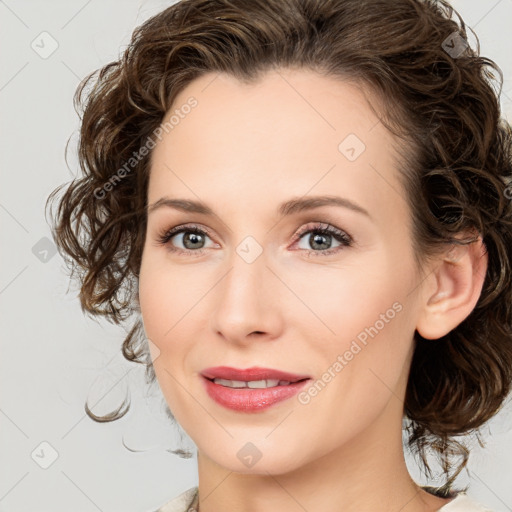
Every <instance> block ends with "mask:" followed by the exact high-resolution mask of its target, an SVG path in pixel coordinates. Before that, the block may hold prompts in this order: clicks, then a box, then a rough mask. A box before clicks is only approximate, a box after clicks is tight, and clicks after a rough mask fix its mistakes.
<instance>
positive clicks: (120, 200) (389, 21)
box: [47, 0, 512, 493]
mask: <svg viewBox="0 0 512 512" xmlns="http://www.w3.org/2000/svg"><path fill="white" fill-rule="evenodd" d="M454 14H456V17H457V18H458V21H457V20H456V19H455V17H454ZM475 38H476V49H474V48H472V46H471V45H469V44H468V43H467V34H466V26H465V24H464V21H463V20H462V18H461V16H460V15H459V14H458V13H457V11H455V10H454V9H453V8H452V7H451V6H450V5H449V4H448V3H447V2H445V1H444V0H439V1H434V0H423V1H422V0H393V1H388V0H367V1H365V2H361V1H360V0H322V1H320V0H182V1H181V2H178V3H176V4H174V5H172V6H170V7H169V8H167V9H165V10H164V11H162V12H161V13H159V14H157V15H155V16H153V17H152V18H150V19H148V20H147V21H145V22H144V23H143V24H142V25H140V26H139V27H137V28H136V29H135V31H134V33H133V36H132V40H131V42H130V44H129V45H128V47H127V48H126V50H125V51H124V53H123V54H122V56H121V57H120V58H119V60H117V61H114V62H110V63H109V64H107V65H105V66H104V67H102V68H101V69H99V70H96V71H94V72H93V73H91V74H90V75H88V76H87V77H86V78H85V79H84V80H83V81H82V83H81V84H80V85H79V87H78V89H77V91H76V93H75V98H74V101H75V107H77V106H78V107H79V109H80V111H81V112H80V115H81V120H82V122H81V128H80V141H79V145H78V155H79V162H80V168H81V170H82V173H83V174H82V176H81V177H78V178H76V179H74V180H73V181H72V182H71V183H69V184H67V188H66V190H65V193H64V194H63V196H62V197H61V198H60V199H59V201H58V208H57V211H56V213H55V214H54V215H53V216H52V217H54V219H52V220H53V226H52V233H53V236H54V238H55V241H56V243H57V245H58V248H59V251H60V253H61V255H62V256H63V257H64V259H65V260H66V261H67V262H68V263H69V266H70V268H71V277H74V276H75V274H76V273H77V274H78V278H79V283H80V294H79V296H80V302H81V307H82V310H83V311H84V312H86V313H87V314H90V315H94V316H102V317H105V318H107V319H108V320H109V321H111V322H113V323H116V324H121V323H123V322H124V321H126V320H128V319H131V318H132V316H134V315H135V316H136V317H137V319H136V321H135V322H133V323H131V324H130V330H129V332H128V334H127V336H126V338H125V339H124V343H123V346H122V352H123V355H124V357H125V358H126V359H127V360H129V361H134V362H137V363H143V364H146V369H147V372H146V379H147V382H148V383H149V382H153V381H154V380H155V373H154V370H153V367H152V364H151V362H150V360H149V358H148V351H147V343H146V340H145V338H144V331H143V326H142V322H141V319H140V317H139V316H138V315H137V313H139V312H140V308H139V307H138V286H137V285H138V275H139V268H140V263H141V256H142V249H143V243H144V239H145V235H146V219H147V216H146V214H147V186H148V180H149V172H150V159H151V154H152V153H151V149H148V148H150V147H151V146H149V142H150V141H153V142H154V136H155V133H158V132H155V130H158V128H159V127H160V125H161V123H162V121H163V118H164V116H165V115H166V113H168V112H169V110H170V109H171V106H172V105H173V100H174V98H175V97H176V95H177V94H178V93H179V92H180V91H181V90H183V89H184V88H185V87H186V86H187V85H188V84H190V83H191V81H192V80H194V79H195V78H196V77H199V76H200V75H203V74H205V73H207V72H211V71H214V72H224V73H228V74H230V75H232V76H234V77H236V78H237V79H239V80H241V81H244V82H245V83H250V82H254V81H256V80H257V79H258V77H259V76H260V75H261V74H262V73H263V72H265V71H266V70H269V69H271V68H273V67H299V68H308V69H312V70H315V71H317V72H318V73H321V74H324V75H327V76H333V77H339V78H340V79H342V80H350V81H353V82H355V83H358V84H360V85H364V86H368V87H369V90H371V91H373V93H374V94H375V95H376V97H378V98H380V99H381V100H382V108H381V111H380V112H379V117H380V118H381V120H382V121H383V123H384V124H385V126H386V127H387V128H388V129H389V130H391V131H392V132H393V133H394V134H396V135H397V136H398V137H400V138H401V139H402V140H403V141H404V143H403V144H401V147H402V148H403V149H402V155H401V156H402V165H401V168H400V177H401V179H402V183H403V186H404V190H405V191H406V193H407V201H408V204H409V206H410V210H411V212H412V218H413V221H414V227H413V244H414V249H415V255H416V258H417V262H418V263H419V264H420V266H421V264H422V263H423V262H425V261H426V259H428V258H429V257H430V256H432V255H435V254H436V253H437V252H438V251H439V250H440V248H443V247H446V244H447V243H471V242H472V241H473V240H474V239H468V238H465V239H463V238H462V239H461V237H460V234H461V233H468V232H471V231H473V232H477V233H479V234H480V235H481V236H482V238H483V242H484V244H485V247H486V250H487V254H488V258H489V259H488V268H487V275H486V277H485V281H484V286H483V289H482V293H481V295H480V298H479V300H478V303H477V305H476V306H475V308H474V310H473V311H472V313H471V314H470V315H469V316H468V317H467V318H466V319H465V320H464V321H463V322H462V323H461V324H460V325H458V326H457V328H455V329H453V330H452V331H451V332H449V333H448V334H447V335H446V336H443V337H442V338H441V339H438V340H426V339H424V338H422V337H421V336H420V335H419V333H418V332H416V333H415V351H414V356H413V361H412V365H411V370H410V375H409V380H408V386H407V391H406V397H405V403H404V419H407V420H409V426H408V427H407V429H408V430H409V438H408V446H409V447H410V448H411V449H412V450H413V451H415V452H416V454H420V455H421V460H422V462H423V466H424V468H425V469H426V470H427V471H428V472H429V473H430V474H431V471H430V468H429V465H428V462H427V458H426V450H427V449H432V450H433V451H434V452H435V453H436V454H437V455H438V456H439V457H440V461H441V463H442V467H443V472H444V474H445V476H446V483H445V484H444V486H443V487H441V488H439V491H440V492H441V493H443V492H444V493H447V492H448V491H449V490H450V486H451V485H452V483H453V481H454V479H455V478H456V477H457V475H458V474H459V473H460V471H461V470H462V468H463V467H465V466H466V463H467V460H468V450H467V448H466V447H465V446H464V445H463V444H461V443H460V442H458V441H456V440H455V438H454V436H457V435H461V434H467V433H475V432H476V434H477V437H478V429H479V427H481V426H482V425H483V424H484V423H485V422H486V421H487V420H489V419H490V418H491V417H492V416H493V415H495V414H496V413H497V412H498V411H499V410H500V409H501V407H502V405H503V403H504V401H505V399H506V397H507V395H508V394H509V391H510V386H511V381H512V327H511V325H512V280H511V274H510V268H511V261H512V260H511V252H510V248H511V247H512V204H511V201H510V198H511V194H510V192H511V188H510V180H511V177H512V155H511V153H512V130H511V127H510V125H509V124H508V123H506V122H505V120H504V119H503V118H502V117H501V114H500V104H499V97H500V94H501V86H502V82H503V76H502V72H501V70H500V68H499V67H498V66H497V65H496V64H495V63H494V62H493V61H492V60H489V59H487V58H484V57H482V56H480V49H479V43H478V38H477V37H476V35H475ZM89 84H92V85H93V86H92V88H90V90H88V91H87V94H85V97H86V99H84V93H85V90H86V86H88V85H89ZM77 110H78V109H77ZM153 145H154V144H153ZM144 149H145V151H143V150H144ZM127 162H129V165H128V166H127ZM62 187H63V185H61V187H59V188H57V189H56V190H55V191H53V192H52V194H51V195H50V197H49V198H48V202H51V201H53V200H55V199H56V194H57V192H59V191H60V189H61V188H62ZM48 202H47V207H48ZM507 249H509V250H507ZM120 410H121V409H118V410H117V411H115V412H114V413H113V414H110V415H107V416H104V417H98V416H95V415H94V414H92V412H91V411H90V409H89V408H88V406H87V404H86V411H87V413H88V414H89V416H91V417H92V418H94V419H95V420H97V421H112V420H115V419H118V418H120V417H121V416H122V415H123V414H124V413H125V412H126V411H127V409H125V410H124V411H123V412H120ZM479 442H480V440H479ZM480 444H481V442H480ZM452 456H462V461H461V463H460V464H459V465H458V466H457V467H456V471H455V472H454V473H453V474H452V475H451V476H450V469H452V468H453V464H452V460H451V459H452Z"/></svg>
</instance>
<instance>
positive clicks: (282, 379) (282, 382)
mask: <svg viewBox="0 0 512 512" xmlns="http://www.w3.org/2000/svg"><path fill="white" fill-rule="evenodd" d="M201 375H202V376H203V377H204V378H205V379H207V380H209V381H210V382H213V383H215V384H219V385H221V386H225V387H230V388H250V389H265V388H273V387H278V386H289V385H290V384H295V383H298V382H302V381H305V380H309V379H310V378H311V377H310V376H308V375H298V374H294V373H290V372H285V371H282V370H276V369H273V368H261V367H252V368H247V369H238V368H232V367H229V366H216V367H212V368H207V369H205V370H203V371H202V372H201Z"/></svg>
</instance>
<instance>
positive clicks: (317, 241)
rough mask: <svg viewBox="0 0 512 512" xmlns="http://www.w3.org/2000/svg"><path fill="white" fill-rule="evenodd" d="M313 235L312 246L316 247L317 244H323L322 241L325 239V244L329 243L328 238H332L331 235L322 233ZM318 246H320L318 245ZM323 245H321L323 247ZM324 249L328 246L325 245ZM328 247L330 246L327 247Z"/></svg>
mask: <svg viewBox="0 0 512 512" xmlns="http://www.w3.org/2000/svg"><path fill="white" fill-rule="evenodd" d="M311 236H312V243H311V247H313V248H314V246H315V244H320V245H322V241H323V244H324V245H327V246H328V245H329V243H328V240H329V239H330V236H329V235H320V234H316V235H311ZM325 240H327V242H325ZM317 248H318V247H317ZM321 248H322V247H320V249H321ZM323 248H324V249H325V248H326V247H323ZM327 248H328V247H327Z"/></svg>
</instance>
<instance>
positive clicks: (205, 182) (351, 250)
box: [139, 69, 487, 512]
mask: <svg viewBox="0 0 512 512" xmlns="http://www.w3.org/2000/svg"><path fill="white" fill-rule="evenodd" d="M190 96H194V97H195V98H196V99H197V101H198V104H197V106H196V107H195V108H194V109H192V110H191V112H190V113H189V114H188V115H187V116H184V118H183V119H180V122H179V123H178V124H176V125H175V126H174V128H173V129H172V130H170V131H168V133H165V134H164V135H163V137H162V139H161V140H160V141H159V142H158V143H157V145H156V147H155V148H154V150H153V154H152V163H151V175H150V182H149V189H148V203H149V204H150V205H153V204H154V203H156V201H158V200H159V199H161V198H162V197H164V196H166V197H168V198H184V199H190V200H201V201H203V202H204V203H206V204H207V205H209V206H210V207H211V208H212V210H213V211H214V212H215V214H214V215H210V216H207V215H204V214H199V213H190V212H183V211H179V210H177V209H174V208H172V207H166V206H163V207H161V208H157V209H154V210H153V211H151V212H150V213H149V215H148V226H147V236H146V241H145V247H144V252H143V258H142V265H141V270H140V280H139V301H140V306H141V311H142V317H143V321H144V327H145V331H146V334H147V337H148V338H149V340H150V341H151V342H150V349H151V354H152V357H153V359H154V368H155V372H156V376H157V379H158V382H159V385H160V387H161V389H162V392H163V394H164V396H165V399H166V401H167V404H168V406H169V408H170V409H171V411H172V413H173V414H174V416H175V417H176V419H177V421H178V422H179V423H180V425H181V426H182V427H183V428H184V430H185V431H186V432H187V433H188V434H189V435H190V437H191V438H192V439H193V441H194V442H195V444H196V446H197V449H198V472H199V496H200V510H201V511H204V512H221V511H225V510H237V511H240V512H249V511H250V512H268V511H269V510H280V511H283V512H299V511H301V512H303V511H304V510H310V511H313V510H328V511H334V510H336V511H344V512H347V511H356V510H357V511H358V512H361V511H374V510H380V511H396V512H398V511H401V512H419V511H435V510H438V509H439V508H440V507H441V506H443V505H445V504H446V503H447V502H448V501H449V499H441V498H437V497H435V496H432V495H431V494H429V493H427V492H425V491H424V490H422V489H421V488H420V487H419V486H418V485H417V484H416V483H415V482H414V481H413V480H412V479H411V477H410V476H409V473H408V470H407V467H406V464H405V460H404V456H403V449H402V431H401V427H402V414H403V401H404V396H405V390H406V384H407V376H408V372H409V368H410V363H411V357H412V353H413V335H414V331H415V330H418V331H419V332H420V334H422V335H423V336H424V337H426V338H429V339H433V338H437V337H439V336H442V335H443V334H446V333H447V332H449V331H450V330H451V329H453V328H454V327H456V326H457V325H458V324H459V323H460V322H461V321H462V320H463V319H464V318H466V316H468V315H469V313H470V312H471V310H472V309H473V307H474V306H475V304H476V301H477V300H478V297H479V295H480V292H481V288H482V284H483V278H484V276H485V270H486V265H487V257H486V254H485V250H484V247H483V245H482V243H481V240H480V239H479V241H478V242H476V243H474V244H471V246H469V247H465V248H461V249H459V250H458V251H457V252H453V251H452V252H446V253H445V254H441V255H440V256H439V257H438V258H436V259H434V260H432V261H431V262H430V263H429V264H428V266H426V267H425V269H424V273H423V274H422V273H421V272H420V270H419V269H418V268H417V267H416V265H415V260H414V255H413V250H412V241H411V225H410V219H411V212H410V210H409V208H408V206H407V203H406V201H405V192H404V191H403V189H402V187H401V185H400V182H399V177H398V176H399V175H398V171H397V160H396V155H395V153H394V151H393V144H394V143H395V142H396V141H395V139H394V138H393V136H392V135H391V134H390V133H389V132H388V131H387V130H386V129H385V127H384V126H383V125H382V123H380V122H379V119H378V117H376V116H375V114H373V113H372V111H371V109H370V107H369V105H368V103H367V100H366V99H365V96H363V94H362V90H361V88H360V87H356V86H354V85H351V84H349V83H347V82H344V81H341V80H340V79H334V78H327V77H325V76H321V75H319V74H316V73H315V72H313V71H307V70H297V69H279V70H273V71H271V72H267V73H266V74H264V75H263V76H262V77H261V79H260V80H259V81H258V82H257V83H256V84H252V85H247V84H243V83H240V82H238V81H237V80H236V79H235V78H233V77H231V76H229V75H225V74H216V73H215V74H213V73H209V74H207V75H204V76H202V77H200V78H198V79H196V80H195V81H194V82H192V83H191V84H189V85H188V87H187V88H185V89H184V90H183V91H182V92H181V93H180V94H179V95H178V96H177V97H176V100H175V103H174V107H173V109H172V110H174V108H179V107H180V105H183V104H185V103H186V101H187V99H188V98H189V97H190ZM374 99H375V98H374ZM171 114H172V113H170V114H169V115H171ZM164 121H165V120H164ZM351 133H352V134H355V135H356V136H357V137H358V138H359V139H360V140H361V141H363V142H364V144H365V146H366V149H365V150H364V151H363V152H362V153H361V154H360V155H359V156H358V157H357V158H356V159H355V160H354V161H350V160H348V159H347V158H346V157H345V155H344V154H342V152H340V151H339V149H338V146H339V144H340V142H342V141H343V140H344V138H345V137H346V136H347V135H348V134H351ZM313 195H336V196H340V197H344V198H348V199H350V200H351V201H353V202H354V203H357V204H358V205H359V206H361V207H362V208H364V209H366V210H367V211H368V213H369V217H367V216H365V215H363V214H361V213H359V212H356V211H353V210H351V209H348V208H344V207H339V206H332V205H329V206H322V207H320V208H316V209H314V210H310V211H306V212H300V213H295V214H292V215H289V216H286V217H283V218H281V217H279V215H278V214H277V209H278V207H279V205H280V204H281V203H282V202H284V201H287V200H289V199H291V198H300V197H302V196H307V197H309V196H313ZM316 222H322V223H326V224H328V225H331V226H334V227H335V228H338V229H339V230H341V231H344V232H345V233H347V234H349V235H350V236H351V237H352V238H353V241H354V243H353V245H352V246H349V247H347V246H343V245H340V242H338V241H337V240H336V238H334V237H329V236H327V237H326V238H325V240H324V241H323V242H322V239H320V248H318V245H315V241H314V239H312V236H313V235H315V234H316V232H315V231H313V232H310V231H309V230H308V229H307V228H308V227H309V226H311V228H312V229H314V227H315V223H316ZM189 223H193V224H196V225H199V226H200V227H202V228H204V229H208V230H209V233H210V234H209V235H207V236H206V237H205V238H203V239H199V242H198V241H197V240H196V241H193V243H192V244H190V243H188V245H187V246H185V245H184V238H183V236H184V235H185V236H187V233H185V234H183V233H182V234H178V235H176V236H175V237H174V238H173V239H172V240H171V241H168V242H167V244H166V245H163V244H161V243H159V242H158V237H159V235H160V234H161V233H162V232H165V231H166V230H169V229H170V228H172V227H175V226H179V225H184V224H189ZM300 230H304V232H305V233H306V234H305V235H300V233H299V231H300ZM210 235H211V236H210ZM189 236H190V235H189ZM248 236H251V237H253V239H254V240H255V241H256V242H257V244H259V247H261V249H262V253H261V254H260V255H259V257H257V258H256V259H255V260H254V261H253V262H251V263H248V262H247V261H246V260H245V259H244V258H242V257H241V256H239V254H238V253H237V247H238V246H240V244H241V243H242V242H243V241H244V239H245V238H246V237H248ZM299 236H300V239H299ZM322 244H323V245H322ZM173 247H174V248H175V249H178V250H179V249H182V250H183V251H185V250H186V249H187V248H189V252H188V253H180V252H173V251H171V248H173ZM190 247H192V248H191V249H190ZM194 247H197V248H204V252H203V253H202V254H200V255H199V256H198V255H196V254H194V253H193V251H194V250H195V251H197V250H198V249H197V248H196V249H194ZM241 247H244V244H242V245H241ZM246 247H247V246H246ZM249 247H250V249H249V250H250V251H254V246H249ZM322 247H324V249H322ZM330 249H333V254H331V255H327V256H326V255H322V254H319V253H320V252H322V250H323V251H325V250H330ZM308 250H309V251H310V252H312V253H314V254H312V255H310V256H309V257H308V254H307V253H308ZM334 251H337V252H334ZM253 254H254V253H253ZM397 302H398V303H399V304H400V305H401V306H402V308H401V310H400V312H397V313H396V315H394V318H392V319H391V320H389V321H388V322H385V325H384V327H383V328H381V329H380V330H379V331H378V334H377V335H374V337H373V338H369V339H368V343H367V344H366V345H362V344H360V345H361V346H362V349H361V350H360V351H359V352H358V353H357V354H356V355H354V357H353V358H352V359H351V360H350V361H347V364H345V365H344V366H343V368H342V370H341V371H338V372H334V375H335V376H334V377H333V378H332V379H331V380H330V382H328V383H327V384H326V385H325V386H324V387H322V388H321V391H320V392H318V393H317V394H316V396H314V397H311V400H310V401H309V403H307V404H302V403H300V402H299V401H298V399H297V397H294V398H292V399H290V400H286V401H284V402H281V403H279V404H278V405H276V406H273V407H271V408H269V409H266V410H264V411H260V412H258V413H253V414H250V413H242V412H235V411H231V410H228V409H225V408H224V407H222V406H220V405H218V404H217V403H216V402H214V401H213V400H211V399H210V398H209V397H208V395H207V394H206V391H205V389H204V386H203V382H202V378H201V377H200V375H199V374H200V372H201V370H203V369H205V368H207V367H210V366H217V365H226V366H234V367H237V368H248V367H252V366H263V367H270V368H278V369H282V370H285V371H290V372H293V373H299V374H306V375H310V376H311V377H312V378H313V379H314V381H318V380H322V375H323V374H324V373H325V372H326V371H327V370H328V369H329V368H331V369H332V368H333V365H334V363H335V362H336V360H337V357H338V356H339V355H343V354H344V353H345V352H346V351H347V350H348V349H349V348H350V346H351V342H352V341H353V340H354V339H356V337H357V336H358V334H360V333H361V332H362V331H364V329H365V328H366V327H370V326H374V325H375V324H376V321H377V320H379V318H382V317H381V316H380V315H382V314H386V311H387V310H389V309H390V308H392V305H393V304H394V303H397ZM249 442H250V443H252V444H253V445H255V446H256V447H257V450H259V452H260V453H261V458H260V459H259V460H258V461H257V462H256V463H255V464H254V465H252V466H251V467H248V466H247V465H246V464H244V463H243V462H242V460H240V459H239V458H238V456H237V453H238V452H239V450H241V449H242V448H243V447H244V446H246V444H247V443H249Z"/></svg>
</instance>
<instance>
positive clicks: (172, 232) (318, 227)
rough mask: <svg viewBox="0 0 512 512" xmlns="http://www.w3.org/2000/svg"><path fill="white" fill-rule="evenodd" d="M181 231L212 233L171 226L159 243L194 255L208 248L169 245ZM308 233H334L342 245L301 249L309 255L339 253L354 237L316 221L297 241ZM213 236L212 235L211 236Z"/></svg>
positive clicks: (201, 233) (172, 249)
mask: <svg viewBox="0 0 512 512" xmlns="http://www.w3.org/2000/svg"><path fill="white" fill-rule="evenodd" d="M180 233H195V234H198V235H202V236H205V235H206V236H208V237H210V234H209V232H208V231H207V230H205V229H204V228H200V227H199V226H197V225H196V224H188V225H185V226H176V227H174V228H171V229H169V230H167V231H163V232H161V233H159V234H158V235H157V242H158V244H159V245H165V246H168V248H169V250H170V251H172V252H178V253H185V254H187V253H194V255H197V256H199V255H201V254H203V253H204V252H205V251H206V250H207V248H202V249H197V250H192V249H181V248H179V247H173V246H171V245H169V242H170V241H171V239H172V238H173V237H174V236H176V235H178V234H180ZM308 233H320V234H322V235H332V236H333V237H334V238H335V239H336V240H337V241H338V242H340V244H341V245H339V246H338V247H334V248H332V249H327V250H325V251H314V250H308V249H301V250H303V251H306V253H307V254H308V257H309V256H330V255H332V254H334V253H337V252H338V251H340V250H342V249H343V248H344V247H351V246H352V244H353V240H352V237H351V236H350V235H348V234H347V233H345V232H343V231H341V230H339V229H337V228H335V227H333V226H330V225H329V224H324V223H321V222H317V223H315V224H314V225H313V226H310V225H309V226H307V227H306V228H305V229H304V230H301V231H300V232H299V233H297V235H296V240H295V241H294V243H295V242H298V241H300V240H301V239H302V238H303V236H304V235H306V234H308ZM210 238H211V237H210Z"/></svg>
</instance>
